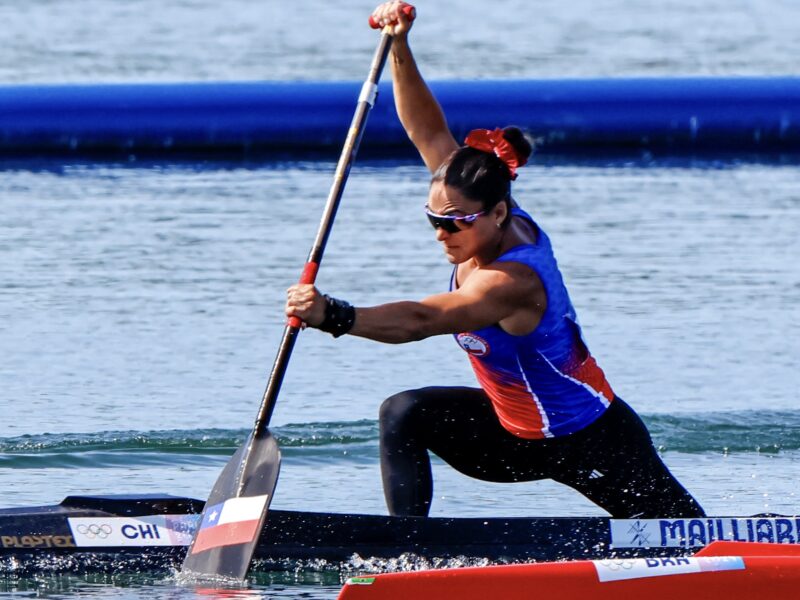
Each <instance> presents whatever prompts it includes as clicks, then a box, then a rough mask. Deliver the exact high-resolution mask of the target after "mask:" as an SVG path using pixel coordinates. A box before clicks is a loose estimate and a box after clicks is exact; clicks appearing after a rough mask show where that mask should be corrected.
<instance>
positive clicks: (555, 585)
mask: <svg viewBox="0 0 800 600" xmlns="http://www.w3.org/2000/svg"><path fill="white" fill-rule="evenodd" d="M409 598H413V599H414V600H428V599H430V600H434V599H436V600H439V599H442V598H458V599H459V600H489V599H491V598H502V599H503V600H532V599H534V598H558V600H587V599H589V598H591V599H592V600H606V599H608V600H620V598H647V600H662V599H663V600H675V599H676V598H695V599H716V598H725V600H740V599H741V600H755V599H762V598H763V599H769V600H790V599H791V600H795V599H797V598H800V548H798V546H797V545H791V544H768V543H747V542H713V543H712V544H709V545H708V546H707V547H705V548H704V549H703V550H701V551H700V552H698V553H697V554H695V555H694V556H690V557H687V556H678V557H675V558H665V557H658V558H629V559H612V560H581V561H566V562H546V563H534V564H518V565H497V566H487V567H468V568H459V569H442V570H432V571H414V572H408V573H387V574H381V575H375V576H369V577H354V578H351V579H349V580H348V581H347V583H346V584H345V586H344V588H343V589H342V591H341V593H340V594H339V600H362V599H363V600H407V599H409Z"/></svg>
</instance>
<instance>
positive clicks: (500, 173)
mask: <svg viewBox="0 0 800 600" xmlns="http://www.w3.org/2000/svg"><path fill="white" fill-rule="evenodd" d="M503 138H505V140H506V141H507V142H509V143H510V144H511V145H512V146H513V147H514V150H515V151H516V153H517V156H518V157H519V158H520V159H521V160H520V163H524V162H525V161H526V160H527V159H528V157H530V155H531V153H532V152H533V146H532V145H531V143H530V142H529V141H528V139H527V138H526V137H525V134H524V133H523V132H522V130H521V129H519V128H518V127H506V128H504V129H503ZM440 181H441V182H443V183H444V184H445V185H446V186H448V187H452V188H454V189H456V190H458V191H459V192H461V193H462V194H463V195H464V196H466V197H467V198H469V199H470V200H475V201H477V202H480V203H481V204H482V205H483V209H484V210H489V209H491V208H493V207H494V206H496V205H497V204H499V203H500V202H502V201H503V200H505V199H506V198H509V197H510V194H511V172H510V171H509V169H508V166H507V165H506V163H504V162H503V161H502V160H500V158H498V157H497V155H495V154H494V153H493V152H484V151H483V150H478V149H476V148H472V147H470V146H461V147H460V148H459V149H458V150H455V151H454V152H453V153H452V154H451V155H450V156H448V157H447V159H446V160H445V161H444V162H443V163H442V164H441V165H440V166H439V168H438V169H436V171H435V172H434V174H433V177H431V185H433V184H434V183H437V182H440Z"/></svg>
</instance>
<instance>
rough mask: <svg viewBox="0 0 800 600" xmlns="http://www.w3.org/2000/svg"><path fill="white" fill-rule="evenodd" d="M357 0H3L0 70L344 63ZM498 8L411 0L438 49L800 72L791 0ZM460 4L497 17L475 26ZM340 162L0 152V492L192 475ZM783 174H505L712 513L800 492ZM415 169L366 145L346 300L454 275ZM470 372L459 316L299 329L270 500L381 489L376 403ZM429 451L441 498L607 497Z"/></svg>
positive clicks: (504, 511)
mask: <svg viewBox="0 0 800 600" xmlns="http://www.w3.org/2000/svg"><path fill="white" fill-rule="evenodd" d="M371 6H372V5H371V3H362V2H359V3H350V4H348V5H347V6H334V5H331V4H329V3H321V2H308V3H306V4H304V5H303V7H302V10H301V11H297V10H296V11H294V12H291V11H290V10H289V9H288V8H286V5H285V3H277V2H266V3H261V4H259V5H253V4H252V3H243V2H227V3H224V4H219V5H216V4H212V3H209V2H204V1H201V0H197V1H192V2H190V1H188V0H183V1H181V2H173V3H169V5H168V6H164V5H162V4H157V3H155V2H150V1H140V2H126V3H124V4H121V3H109V2H99V1H96V0H95V1H88V0H86V1H82V2H80V1H79V2H71V3H67V2H60V1H51V2H36V3H25V4H21V3H12V2H2V3H0V14H2V16H3V18H4V23H6V27H4V28H3V31H2V32H0V36H2V41H3V47H4V48H5V49H6V51H5V52H4V53H3V55H2V57H0V77H2V79H3V80H4V81H8V82H15V83H19V82H49V81H53V82H65V81H87V82H98V81H151V80H169V81H195V80H237V79H287V78H300V79H351V80H354V79H361V78H362V77H363V75H364V70H365V69H366V66H367V64H368V62H369V57H370V55H371V52H372V49H373V47H374V43H375V38H374V36H373V35H372V33H371V32H369V31H364V30H365V27H364V25H363V23H364V20H365V14H366V13H368V11H369V9H370V8H371ZM492 7H493V10H492V12H491V13H489V14H482V15H478V12H479V9H480V6H477V5H472V6H471V7H470V8H466V7H463V6H459V5H457V4H455V3H444V2H441V3H431V4H430V5H422V6H420V7H419V8H420V22H419V24H418V26H417V30H416V31H415V32H414V35H415V40H414V41H415V46H414V47H415V50H416V53H417V55H418V56H419V58H420V60H421V61H422V62H423V70H424V71H425V73H426V74H427V75H429V76H431V77H438V78H459V77H465V78H467V77H469V78H471V77H540V76H544V77H553V76H617V75H691V74H714V75H734V74H766V75H784V74H792V73H796V66H795V64H794V61H793V57H794V56H796V55H797V51H798V48H797V45H798V41H797V36H796V35H795V34H794V30H793V29H791V30H790V23H795V22H797V16H798V14H797V13H798V12H800V6H797V5H796V4H795V3H791V2H788V1H787V2H779V1H777V0H772V1H769V2H758V3H756V2H745V1H739V2H727V3H718V2H715V1H713V0H708V1H705V2H702V3H701V4H699V5H698V4H697V3H689V2H681V1H676V2H668V3H660V4H658V5H657V6H649V7H646V6H644V5H642V4H641V3H626V2H622V1H621V0H617V1H616V2H611V1H608V2H599V3H598V2H594V3H592V4H591V5H589V4H585V5H584V3H583V2H577V3H572V4H571V6H570V7H564V6H560V5H557V3H555V2H543V3H536V6H535V7H534V6H533V5H532V4H530V3H523V2H515V1H510V0H508V1H505V2H500V3H492ZM478 16H481V18H482V21H481V22H482V23H488V25H482V26H481V27H479V28H478V27H475V26H474V24H475V23H476V22H477V21H476V19H477V18H478ZM332 24H333V25H332ZM790 31H791V33H790ZM612 40H613V42H612ZM789 61H792V62H789ZM332 174H333V165H332V164H329V163H286V164H277V163H240V162H236V163H221V162H212V163H176V164H157V163H149V164H134V165H117V164H86V163H83V164H60V163H59V164H53V163H41V164H32V163H24V164H17V163H14V162H11V161H7V162H6V163H5V164H4V169H3V176H2V178H0V356H2V360H0V389H1V390H2V392H0V398H2V406H3V407H4V410H3V426H2V428H0V469H2V471H0V476H1V477H2V490H3V491H2V492H1V493H0V505H2V506H24V505H28V504H42V503H52V502H57V501H59V500H60V499H61V498H62V497H63V496H66V495H68V494H75V493H95V492H96V493H107V492H110V491H114V492H127V493H149V492H155V491H163V492H169V493H173V494H180V495H187V496H194V497H199V498H204V497H205V496H206V495H207V494H208V491H209V490H210V488H211V485H212V484H213V482H214V480H215V479H216V477H217V475H218V473H219V470H220V469H221V467H222V466H223V465H224V464H225V462H226V460H227V457H228V456H229V455H230V454H231V453H232V452H233V450H234V449H235V448H236V447H237V446H238V444H240V443H241V441H242V440H243V439H244V437H245V436H246V434H247V431H248V428H249V427H250V426H251V424H252V419H253V418H254V416H255V411H256V408H257V405H258V402H259V400H260V398H261V394H262V392H263V386H264V383H265V381H266V376H267V374H268V371H269V368H270V366H271V364H272V361H273V359H274V355H275V351H276V348H277V343H278V340H279V338H280V335H281V332H282V328H283V319H282V316H281V306H282V299H283V294H284V290H285V288H286V287H287V286H288V285H289V284H290V283H291V282H292V281H294V280H295V279H296V278H297V276H298V274H299V271H300V269H301V267H302V263H303V261H304V259H305V257H306V254H307V252H308V247H309V245H310V243H311V240H312V239H313V236H314V233H315V232H316V227H317V224H318V219H319V216H320V214H321V211H322V207H323V204H324V200H325V195H326V193H327V190H328V187H329V185H330V182H331V178H332ZM798 184H800V176H799V175H798V172H797V168H796V165H794V164H781V163H774V162H765V161H758V160H749V159H748V160H745V161H736V160H727V161H716V162H714V161H710V160H695V161H691V160H690V161H682V162H663V161H662V162H653V161H648V160H647V159H636V160H631V161H625V160H620V159H616V160H613V161H612V160H608V161H602V160H598V161H594V162H582V163H570V162H569V161H566V160H560V161H551V162H538V163H535V164H533V165H531V166H528V167H525V169H523V170H522V172H521V176H520V178H519V179H518V180H517V183H516V184H515V186H516V196H517V197H518V199H519V200H520V201H521V203H522V204H523V205H524V206H525V207H526V208H528V209H529V210H530V211H532V212H533V214H534V215H535V216H536V218H537V219H538V220H539V222H540V223H541V224H542V226H543V227H544V228H545V229H546V230H547V231H548V233H549V234H550V236H551V237H552V239H553V241H554V244H555V247H556V252H557V254H558V256H559V260H560V264H561V266H562V269H563V271H564V275H565V278H566V280H567V283H568V286H569V288H570V291H571V294H572V297H573V301H574V303H575V304H576V307H577V309H578V312H579V314H580V315H581V319H582V322H583V324H584V328H585V330H586V333H587V337H588V341H589V343H590V345H591V347H592V349H593V352H594V354H595V355H596V356H597V357H598V360H599V361H600V363H601V365H602V366H603V368H604V369H605V371H606V373H607V374H608V376H609V378H610V380H611V382H612V385H613V386H614V388H615V390H616V391H618V393H619V394H620V395H621V396H622V397H624V398H625V399H626V400H628V402H629V403H631V404H632V405H633V406H634V407H635V408H636V409H637V410H638V411H639V412H640V413H641V414H642V415H643V417H644V418H645V420H646V421H647V423H648V424H649V426H650V427H651V429H652V432H653V435H654V438H655V441H656V443H657V444H658V445H659V446H660V447H661V449H662V453H663V456H664V459H665V460H666V462H667V463H668V465H669V466H670V467H671V468H672V470H673V471H674V472H675V474H676V475H677V476H678V477H679V478H680V479H681V480H682V481H683V483H684V484H685V485H686V486H687V487H688V488H689V489H690V490H691V491H692V492H693V493H694V494H695V495H696V496H697V497H698V499H699V500H700V501H701V502H702V503H703V504H704V506H705V507H706V509H707V510H708V511H709V512H710V513H717V514H723V513H731V512H735V513H739V514H747V513H756V512H765V511H772V512H784V513H788V514H794V513H796V512H797V505H798V501H797V498H796V486H795V485H794V482H795V478H796V474H797V472H798V466H797V462H798V458H800V420H798V417H797V416H796V410H795V401H794V400H795V395H796V389H797V387H798V384H800V379H799V378H798V375H797V369H796V362H797V360H796V357H797V356H798V355H800V316H799V315H800V313H798V311H797V308H796V307H797V304H798V301H800V271H799V270H798V268H797V265H796V260H797V257H798V256H800V242H798V239H797V235H796V232H797V230H798V225H800V218H799V217H798V209H800V192H798V189H800V185H798ZM426 187H427V186H426V173H425V171H424V169H423V168H422V167H420V166H419V165H417V164H416V163H408V164H397V163H379V162H373V163H359V164H358V165H357V167H356V168H355V169H354V170H353V173H352V174H351V179H350V182H349V183H348V187H347V192H346V196H345V201H344V203H343V206H342V210H341V212H340V215H339V217H338V218H337V222H336V227H335V229H334V233H333V236H332V238H331V241H330V245H329V248H328V252H327V255H326V259H325V264H324V267H323V269H322V270H321V272H320V277H319V280H318V283H319V286H320V287H321V288H322V289H323V290H324V291H328V292H330V293H332V294H334V295H337V296H341V297H343V298H347V299H349V300H351V301H353V302H355V303H356V304H361V305H368V304H374V303H380V302H385V301H389V300H395V299H399V298H420V297H423V296H425V295H427V294H430V293H434V292H437V291H440V290H441V289H443V288H444V287H445V286H446V282H447V277H448V274H449V267H448V265H447V263H446V262H445V261H444V260H443V258H442V256H441V252H440V250H439V248H438V247H437V244H436V242H435V240H434V239H433V236H432V235H431V230H430V227H429V226H428V225H427V223H426V222H425V220H424V217H423V216H422V212H421V206H422V204H423V203H424V197H425V192H426ZM398 256H399V257H401V258H402V260H403V263H402V264H400V263H399V261H398V259H397V257H398ZM473 381H474V380H473V378H472V375H471V373H470V372H469V369H468V366H467V364H466V361H465V360H464V357H463V355H462V353H461V352H460V351H459V350H458V349H457V347H456V346H455V345H454V343H453V342H452V340H450V339H446V338H442V339H430V340H426V341H424V342H421V343H418V344H409V345H405V346H382V345H379V344H375V343H371V342H367V341H364V340H359V339H355V338H348V337H344V338H342V339H339V340H333V339H331V338H330V337H329V336H327V335H324V334H321V333H319V332H316V331H309V332H304V333H303V334H302V335H301V337H300V340H299V342H298V346H297V348H296V350H295V353H294V355H293V358H292V362H291V365H290V368H289V373H288V375H287V379H286V382H285V384H284V388H283V391H282V393H281V397H280V400H279V403H278V406H277V408H276V412H275V415H274V418H273V423H274V424H275V428H274V429H275V432H276V434H277V436H278V439H279V441H280V444H281V447H282V449H283V454H284V463H283V469H282V473H281V480H280V484H279V487H278V493H277V495H276V498H275V501H274V504H273V506H275V507H276V508H284V509H296V510H321V511H333V510H335V511H341V512H348V511H349V512H356V511H358V512H377V513H383V512H384V511H385V507H384V504H383V499H382V492H381V489H380V476H379V471H378V466H377V428H376V423H375V417H376V413H377V406H378V404H379V403H380V401H381V400H382V399H383V398H384V397H386V396H388V395H390V394H392V393H394V392H396V391H398V390H400V389H404V388H407V387H413V386H420V385H428V384H472V382H473ZM434 469H435V475H434V476H435V482H436V492H435V494H436V496H435V500H434V505H433V510H432V514H435V515H440V516H441V515H468V516H478V515H492V516H497V515H508V516H520V515H599V514H603V513H602V511H601V510H600V509H598V508H596V507H594V506H593V505H591V504H590V503H588V502H587V501H586V500H584V499H583V498H582V497H580V496H578V495H577V494H576V493H574V492H572V491H570V490H568V489H566V488H564V487H562V486H559V485H558V484H555V483H551V482H537V483H525V484H516V485H492V484H487V483H482V482H476V481H473V480H470V479H467V478H465V477H463V476H461V475H459V474H457V473H454V472H452V471H451V470H450V469H448V468H447V467H446V466H444V465H441V464H438V463H437V464H436V465H435V467H434ZM396 566H398V567H399V568H400V567H409V566H410V565H396ZM412 566H413V565H412ZM359 567H362V568H363V567H364V565H363V564H362V563H358V561H356V562H355V563H354V564H353V565H349V566H347V565H345V573H347V572H348V569H358V568H359ZM339 583H340V574H339V572H338V571H335V570H323V571H321V572H317V573H314V572H298V573H295V572H289V573H284V574H259V575H258V576H257V578H256V579H255V580H254V581H253V585H252V588H251V590H249V591H248V592H242V594H244V595H245V596H247V597H278V598H299V597H304V598H318V599H322V598H325V599H330V598H334V597H335V596H336V593H337V591H338V588H339ZM0 593H9V594H14V595H19V596H37V597H51V598H56V597H57V598H75V597H101V598H113V599H115V600H116V599H120V598H132V597H150V598H159V599H165V598H189V597H193V596H194V595H202V592H201V591H197V590H194V589H192V588H191V587H188V588H187V587H181V586H179V585H176V582H175V580H174V578H171V577H166V578H164V577H151V576H148V575H147V574H138V575H131V574H122V573H119V574H112V575H96V576H83V577H78V576H72V577H66V576H64V577H53V576H42V577H37V578H27V579H26V578H16V577H14V576H12V575H5V576H4V579H0Z"/></svg>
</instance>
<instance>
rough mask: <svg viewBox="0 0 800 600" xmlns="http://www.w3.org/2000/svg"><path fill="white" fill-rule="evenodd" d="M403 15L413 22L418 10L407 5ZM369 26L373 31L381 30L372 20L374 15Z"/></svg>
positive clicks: (370, 17) (370, 18) (404, 7)
mask: <svg viewBox="0 0 800 600" xmlns="http://www.w3.org/2000/svg"><path fill="white" fill-rule="evenodd" d="M403 14H404V15H405V16H406V18H408V20H409V21H413V20H414V18H415V17H416V16H417V9H416V8H414V7H413V6H411V5H410V4H405V5H404V6H403ZM369 26H370V27H372V28H373V29H380V28H381V26H380V24H379V23H378V22H377V21H376V20H375V19H373V18H372V15H370V16H369Z"/></svg>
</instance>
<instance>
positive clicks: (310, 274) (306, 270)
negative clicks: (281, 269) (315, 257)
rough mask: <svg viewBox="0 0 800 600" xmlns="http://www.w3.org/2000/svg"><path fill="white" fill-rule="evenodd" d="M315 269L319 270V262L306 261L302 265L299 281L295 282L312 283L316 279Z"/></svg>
mask: <svg viewBox="0 0 800 600" xmlns="http://www.w3.org/2000/svg"><path fill="white" fill-rule="evenodd" d="M317 271H319V263H315V262H307V263H306V266H305V267H303V273H302V275H300V281H298V282H297V283H314V282H315V281H316V280H317Z"/></svg>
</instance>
